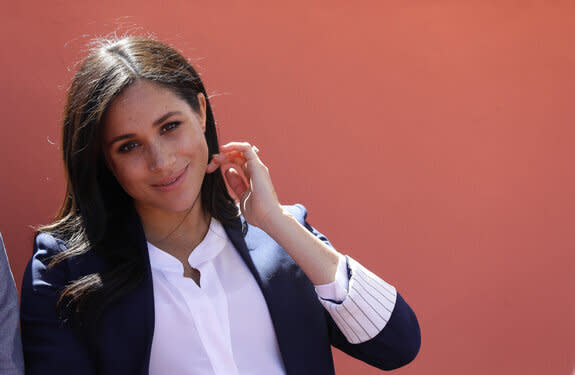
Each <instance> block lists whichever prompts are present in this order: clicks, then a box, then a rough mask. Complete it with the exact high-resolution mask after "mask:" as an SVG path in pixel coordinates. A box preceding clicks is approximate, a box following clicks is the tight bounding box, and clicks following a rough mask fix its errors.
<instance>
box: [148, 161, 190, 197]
mask: <svg viewBox="0 0 575 375" xmlns="http://www.w3.org/2000/svg"><path fill="white" fill-rule="evenodd" d="M187 171H188V165H186V166H185V167H184V168H182V169H181V170H180V171H179V172H177V173H175V174H173V175H171V176H168V177H166V178H164V179H162V180H160V181H159V182H158V183H156V184H152V186H153V187H155V188H156V189H159V190H161V191H170V190H173V189H175V188H177V187H178V186H179V185H180V184H181V183H182V181H183V180H184V175H185V174H186V172H187Z"/></svg>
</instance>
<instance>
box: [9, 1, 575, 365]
mask: <svg viewBox="0 0 575 375" xmlns="http://www.w3.org/2000/svg"><path fill="white" fill-rule="evenodd" d="M351 3H352V2H349V1H332V2H324V4H323V5H322V2H311V3H310V2H308V1H301V0H295V1H290V2H285V3H284V5H271V4H272V2H264V1H253V0H250V1H241V2H240V1H228V2H208V1H204V2H201V3H200V2H194V1H165V2H158V3H157V4H152V3H151V2H143V1H131V0H130V1H122V0H114V1H109V0H104V1H99V2H91V3H88V2H83V1H70V0H62V1H36V2H25V1H21V2H18V1H12V2H8V1H5V2H2V4H1V5H0V21H1V22H0V35H1V40H2V43H1V44H0V45H1V47H2V49H1V52H0V53H1V56H2V58H1V59H0V77H1V80H2V91H1V92H0V97H1V100H0V108H1V113H2V116H1V118H2V125H1V126H2V128H1V132H0V150H2V158H1V160H0V191H1V193H2V197H3V199H2V208H1V209H0V231H1V232H2V234H3V236H4V238H5V240H6V244H7V248H8V253H9V256H10V258H11V262H12V265H13V269H14V274H15V277H16V278H17V280H18V281H17V282H18V283H20V279H21V277H22V273H23V269H24V267H25V264H26V262H27V259H28V258H29V256H30V254H31V251H32V247H31V244H32V230H31V229H30V226H33V225H37V224H40V223H46V222H48V221H49V220H50V218H51V217H52V215H53V214H54V213H55V211H56V209H57V207H58V204H59V202H60V200H61V198H62V193H63V182H62V172H61V166H60V162H59V119H60V112H61V110H62V106H63V98H64V96H65V90H66V85H67V84H68V82H69V79H70V77H71V74H72V71H73V70H74V66H75V63H76V62H77V61H78V60H79V58H80V56H82V54H83V52H82V51H83V50H84V48H85V47H84V46H85V44H86V42H87V41H89V39H90V38H91V37H93V36H97V35H104V34H108V33H110V32H112V31H114V30H120V32H121V33H123V32H126V31H136V32H153V33H155V34H156V35H157V36H158V37H159V38H160V39H163V40H167V41H169V42H171V43H173V44H174V45H176V46H177V47H178V48H180V49H182V50H183V51H184V52H185V53H186V54H188V55H189V56H191V57H193V59H194V61H196V62H197V65H198V66H199V69H200V71H201V72H202V73H203V75H204V79H205V81H206V84H207V87H208V90H209V91H210V93H211V94H212V95H213V104H214V110H215V114H216V118H217V120H218V124H219V128H220V133H221V136H222V138H223V140H224V141H229V140H248V141H251V142H253V143H255V144H257V145H258V147H259V148H260V150H261V156H262V158H263V159H264V160H265V161H266V162H267V164H268V165H269V167H270V169H271V173H272V177H273V179H274V182H275V184H276V186H277V190H278V192H279V194H280V197H281V198H282V200H283V201H285V202H286V203H287V202H302V203H304V204H306V205H307V207H308V209H309V211H310V216H309V219H310V221H311V223H312V224H313V225H315V226H316V227H318V228H319V229H320V230H321V231H322V232H324V233H326V234H327V235H328V236H329V237H330V239H331V240H332V242H333V243H334V244H335V246H336V247H337V248H339V249H340V250H341V251H343V252H346V253H349V254H352V255H354V256H355V257H356V258H357V259H358V260H360V261H362V262H363V263H364V264H367V265H369V266H370V267H371V269H373V270H374V271H376V272H377V273H379V274H381V275H382V276H383V277H384V278H385V279H386V280H388V281H389V282H391V283H393V284H395V285H396V286H397V287H398V289H399V290H400V292H402V294H403V295H405V297H406V299H407V300H408V301H409V302H410V304H411V305H412V306H413V308H414V309H415V311H416V312H417V314H418V316H419V319H420V323H421V326H422V330H423V347H422V350H421V353H420V356H419V357H418V359H417V360H416V361H415V362H414V363H413V364H411V365H410V366H408V367H406V368H405V369H402V370H399V371H397V373H398V374H406V375H407V374H468V375H473V374H478V375H479V374H522V375H528V374H534V375H541V374H571V373H572V371H573V369H574V367H575V298H574V297H573V295H574V294H575V293H574V291H575V290H574V289H575V288H574V285H575V272H574V271H575V254H574V253H573V249H574V242H575V240H574V238H575V236H574V235H573V234H574V233H575V230H574V229H573V227H574V224H575V215H574V209H575V198H574V192H575V173H574V169H573V162H574V156H575V151H574V148H575V146H574V145H575V127H574V124H573V122H574V120H575V105H574V104H573V100H574V99H573V98H574V97H575V48H574V46H575V5H574V3H573V2H571V1H511V0H509V1H507V0H498V1H485V0H482V1H473V0H470V1H435V0H430V1H411V2H399V1H385V2H381V1H371V2H370V1H359V2H353V4H354V5H353V6H352V5H350V4H351ZM96 4H97V5H96ZM336 361H337V369H338V373H339V374H351V373H354V374H357V373H361V374H375V373H377V372H376V371H375V370H374V369H372V368H370V367H369V366H367V365H363V364H361V363H359V362H357V361H355V360H352V359H350V358H348V357H346V356H345V355H343V354H341V353H336Z"/></svg>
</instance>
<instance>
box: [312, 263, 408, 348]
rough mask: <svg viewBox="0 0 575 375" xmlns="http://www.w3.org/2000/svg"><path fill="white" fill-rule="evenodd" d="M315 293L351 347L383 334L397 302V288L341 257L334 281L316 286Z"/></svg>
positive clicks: (358, 264) (357, 264)
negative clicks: (380, 333) (382, 331)
mask: <svg viewBox="0 0 575 375" xmlns="http://www.w3.org/2000/svg"><path fill="white" fill-rule="evenodd" d="M342 259H343V262H342ZM342 263H343V265H344V266H345V268H343V271H342V267H340V266H341V265H342ZM348 272H349V273H348ZM342 273H343V276H344V277H343V280H342ZM348 275H349V276H350V277H349V279H348ZM346 284H347V285H346ZM316 292H317V293H318V296H319V297H320V298H319V300H320V302H321V303H322V305H323V306H324V307H325V308H326V310H327V311H328V313H329V314H330V315H331V317H332V318H333V320H334V321H335V323H336V324H337V326H338V328H339V329H340V330H341V332H342V333H343V334H344V336H345V337H346V339H347V340H348V341H349V342H350V343H352V344H359V343H362V342H365V341H367V340H370V339H372V338H373V337H375V336H376V335H377V334H378V333H379V332H381V330H382V329H383V328H384V327H385V325H386V324H387V322H388V321H389V318H390V317H391V313H392V311H393V308H394V307H395V301H396V298H397V291H396V290H395V287H393V286H392V285H390V284H388V283H386V282H385V281H384V280H382V279H381V278H379V277H378V276H377V275H375V274H374V273H373V272H371V271H369V270H368V269H367V268H365V267H364V266H362V265H361V264H360V263H358V262H356V261H355V260H354V259H352V258H350V257H347V256H346V257H344V256H342V255H340V261H339V263H338V270H337V272H336V277H335V281H334V282H333V283H330V284H325V285H318V286H316Z"/></svg>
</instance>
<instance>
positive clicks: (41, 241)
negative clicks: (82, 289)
mask: <svg viewBox="0 0 575 375" xmlns="http://www.w3.org/2000/svg"><path fill="white" fill-rule="evenodd" d="M67 251H69V249H68V246H67V242H66V240H64V239H62V238H60V237H58V236H57V235H56V234H54V233H49V232H41V233H38V234H37V235H36V238H35V239H34V252H33V254H32V257H31V259H30V261H29V262H28V266H27V267H26V272H25V274H24V282H23V285H22V286H23V288H24V287H32V288H33V289H36V288H38V287H44V286H48V285H51V286H54V287H56V286H58V287H63V286H65V285H66V284H67V283H68V282H69V281H71V280H75V279H78V278H80V277H82V276H84V275H87V274H89V273H93V272H97V271H98V270H99V269H101V267H102V265H103V261H102V260H101V259H100V257H98V256H97V255H96V254H94V253H93V251H90V250H88V251H86V252H84V253H78V254H70V255H71V256H70V257H67V258H64V259H62V260H58V257H59V256H61V255H63V253H65V252H67ZM54 260H58V261H56V262H54Z"/></svg>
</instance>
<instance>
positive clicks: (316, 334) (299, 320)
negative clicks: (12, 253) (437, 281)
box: [21, 205, 420, 375]
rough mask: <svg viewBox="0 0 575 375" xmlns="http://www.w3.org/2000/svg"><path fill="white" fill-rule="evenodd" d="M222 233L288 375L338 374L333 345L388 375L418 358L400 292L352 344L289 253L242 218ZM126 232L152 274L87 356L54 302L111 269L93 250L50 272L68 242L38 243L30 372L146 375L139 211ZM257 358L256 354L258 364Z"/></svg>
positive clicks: (112, 314) (32, 271)
mask: <svg viewBox="0 0 575 375" xmlns="http://www.w3.org/2000/svg"><path fill="white" fill-rule="evenodd" d="M289 209H290V211H291V212H292V214H293V215H294V216H295V217H296V218H297V219H298V220H299V221H300V222H301V223H302V224H304V225H305V226H306V227H307V228H308V229H309V230H310V231H312V232H313V233H314V234H315V235H316V236H318V237H319V238H320V239H321V240H323V241H325V242H326V243H328V244H329V242H328V240H327V238H325V237H324V236H323V235H322V234H320V233H319V232H317V231H316V230H315V229H314V228H312V227H311V226H310V225H309V224H308V223H307V222H306V221H305V218H306V215H307V213H306V211H305V208H304V207H303V206H301V205H296V206H292V207H290V208H289ZM225 230H226V232H227V234H228V236H229V238H230V240H231V241H232V243H233V244H234V246H235V248H236V249H237V251H238V253H239V254H240V255H241V257H242V259H243V260H244V261H245V263H246V265H247V266H248V268H249V269H250V271H251V273H252V274H253V276H254V278H255V279H256V281H257V283H258V285H259V287H260V288H261V290H262V293H263V296H264V298H265V301H266V303H267V306H268V309H269V312H270V316H271V318H272V322H273V326H274V329H275V333H276V336H277V339H278V343H279V348H280V351H281V356H282V358H283V362H284V365H285V368H286V371H287V374H293V375H305V374H313V375H323V374H334V364H333V358H332V353H331V346H332V345H333V346H335V347H336V348H339V349H340V350H342V351H344V352H346V353H347V354H349V355H351V356H353V357H356V358H358V359H360V360H362V361H364V362H366V363H369V364H370V365H373V366H376V367H378V368H380V369H384V370H390V369H394V368H397V367H400V366H403V365H405V364H407V363H409V362H410V361H411V360H413V358H414V357H415V356H416V354H417V352H418V350H419V347H420V331H419V325H418V323H417V319H416V317H415V314H414V313H413V311H412V310H411V308H410V307H409V306H408V305H407V303H406V302H405V301H404V300H403V298H402V297H401V296H400V295H399V294H398V295H397V301H396V304H395V308H394V311H393V313H392V314H391V317H390V320H389V321H388V323H387V325H386V326H385V328H384V329H383V330H382V331H381V332H380V333H379V334H378V335H377V336H376V337H374V338H373V339H371V340H368V341H366V342H364V343H360V344H351V343H349V342H348V341H347V340H346V339H345V337H344V335H343V334H342V332H341V331H340V330H339V329H338V327H337V326H336V324H335V323H334V321H333V320H332V319H331V317H330V315H329V314H328V313H327V311H326V310H325V309H324V307H323V306H322V305H321V303H320V302H319V301H318V297H317V294H316V292H315V289H314V286H313V284H312V283H311V282H310V280H309V279H308V278H307V277H306V276H305V274H304V273H303V272H302V270H301V269H300V268H299V267H298V265H297V264H296V263H295V262H294V261H293V259H292V258H291V257H290V256H289V255H288V254H287V253H286V252H285V250H283V249H282V248H281V247H280V246H279V245H278V244H277V243H276V242H275V241H273V240H272V239H271V238H270V237H269V236H268V235H267V234H265V233H264V232H263V231H261V230H260V229H258V228H256V227H253V226H250V225H248V224H247V223H245V222H244V221H242V225H237V226H225ZM126 235H128V236H132V237H133V238H134V240H135V241H137V244H138V246H139V248H140V249H141V255H142V257H144V258H145V260H146V264H147V270H146V274H145V277H144V280H143V282H142V283H141V284H140V285H139V287H137V288H136V289H135V290H133V291H132V292H130V293H129V294H128V295H126V296H124V297H123V298H122V299H121V300H120V301H117V302H115V303H113V304H112V305H110V306H109V307H108V309H107V310H106V311H105V313H104V315H103V317H102V325H101V330H100V336H99V338H98V343H97V348H90V349H89V348H88V347H87V346H86V345H84V344H83V342H82V341H81V340H80V339H79V337H78V336H77V335H76V334H75V332H74V331H73V330H72V329H71V328H70V327H68V326H65V325H63V324H62V323H61V322H60V320H59V318H58V315H57V310H56V302H57V299H58V297H59V293H60V292H61V290H62V288H63V287H64V286H66V284H67V283H68V282H70V281H72V280H76V279H78V278H79V277H82V276H84V275H87V274H90V273H93V272H98V271H101V270H103V269H104V267H105V263H104V261H103V260H102V259H101V258H100V257H99V256H98V255H97V254H95V253H94V252H89V253H88V254H85V255H82V256H79V257H74V258H68V259H66V260H65V261H63V262H60V263H59V264H57V265H56V266H54V267H52V268H50V269H48V268H47V264H48V263H49V258H50V257H51V256H53V255H55V254H57V253H59V252H61V251H63V250H65V243H64V242H63V241H62V240H60V239H56V238H54V237H53V236H51V235H50V234H46V233H42V234H40V235H38V236H37V238H36V241H35V250H34V256H33V258H32V259H31V261H30V262H29V264H28V266H27V268H26V272H25V274H24V280H23V284H22V307H21V309H22V310H21V319H22V320H21V324H22V338H23V347H24V358H25V364H26V373H27V374H31V375H36V374H42V375H45V374H62V375H65V374H86V375H87V374H96V373H99V374H123V375H130V374H134V375H136V374H137V375H146V374H148V364H149V360H150V350H151V345H152V336H153V334H154V298H153V288H152V273H151V269H150V262H149V258H148V251H147V245H146V239H145V236H144V233H143V229H142V225H141V222H140V219H139V217H138V216H137V214H135V213H132V214H130V215H128V217H127V218H126ZM257 356H258V353H254V360H256V361H257ZM96 363H97V366H96ZM96 368H98V370H96Z"/></svg>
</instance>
